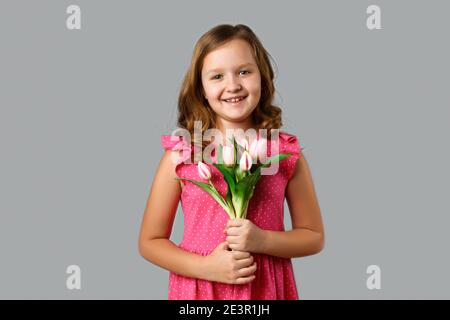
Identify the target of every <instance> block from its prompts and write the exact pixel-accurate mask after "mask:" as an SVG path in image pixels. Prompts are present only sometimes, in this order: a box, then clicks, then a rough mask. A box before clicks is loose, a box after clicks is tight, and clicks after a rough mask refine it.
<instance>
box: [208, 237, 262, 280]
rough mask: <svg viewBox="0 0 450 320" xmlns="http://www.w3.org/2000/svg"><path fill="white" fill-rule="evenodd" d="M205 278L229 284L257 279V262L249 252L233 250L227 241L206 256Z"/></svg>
mask: <svg viewBox="0 0 450 320" xmlns="http://www.w3.org/2000/svg"><path fill="white" fill-rule="evenodd" d="M205 266H206V269H205V270H206V272H205V279H206V280H209V281H216V282H222V283H228V284H245V283H249V282H251V281H253V280H255V275H254V273H255V271H256V262H255V263H253V257H252V256H251V255H250V253H248V252H242V251H234V250H233V251H231V250H229V247H228V244H227V242H222V243H221V244H219V245H218V246H217V247H216V248H215V249H214V250H213V251H212V252H211V253H210V254H209V255H208V256H206V257H205Z"/></svg>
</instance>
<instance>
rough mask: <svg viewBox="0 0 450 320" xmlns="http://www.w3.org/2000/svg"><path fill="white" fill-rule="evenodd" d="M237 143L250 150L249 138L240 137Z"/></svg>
mask: <svg viewBox="0 0 450 320" xmlns="http://www.w3.org/2000/svg"><path fill="white" fill-rule="evenodd" d="M237 143H238V144H239V145H240V146H241V147H242V148H244V150H248V140H247V139H245V138H242V139H240V140H239V141H237Z"/></svg>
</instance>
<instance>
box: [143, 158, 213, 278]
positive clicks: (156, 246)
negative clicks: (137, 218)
mask: <svg viewBox="0 0 450 320" xmlns="http://www.w3.org/2000/svg"><path fill="white" fill-rule="evenodd" d="M173 152H174V151H165V153H164V155H163V157H162V159H161V161H160V163H159V167H158V169H157V171H156V175H155V178H154V180H153V184H152V187H151V191H150V195H149V197H148V200H147V206H146V209H145V211H144V216H143V219H142V224H141V230H140V235H139V253H140V254H141V255H142V257H144V258H145V259H146V260H148V261H150V262H152V263H154V264H156V265H158V266H160V267H162V268H164V269H167V270H169V271H172V272H175V273H177V274H179V275H182V276H186V277H193V278H202V275H203V274H205V272H203V270H201V268H202V265H203V264H202V263H201V262H202V261H203V260H202V258H203V257H202V256H200V255H197V254H194V253H190V252H187V251H185V250H183V249H181V248H179V247H178V246H176V245H175V244H174V243H173V242H172V241H170V240H169V238H170V234H171V232H172V226H173V221H174V219H175V214H176V211H177V207H178V203H179V199H180V194H181V186H180V183H179V181H178V180H175V179H174V178H175V177H176V173H175V163H174V162H173V161H172V159H171V155H172V153H173Z"/></svg>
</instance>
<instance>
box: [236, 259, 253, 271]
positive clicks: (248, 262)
mask: <svg viewBox="0 0 450 320" xmlns="http://www.w3.org/2000/svg"><path fill="white" fill-rule="evenodd" d="M253 262H254V259H253V257H249V258H246V259H241V260H238V261H236V267H237V269H238V270H239V269H242V268H247V267H249V266H251V265H252V264H253Z"/></svg>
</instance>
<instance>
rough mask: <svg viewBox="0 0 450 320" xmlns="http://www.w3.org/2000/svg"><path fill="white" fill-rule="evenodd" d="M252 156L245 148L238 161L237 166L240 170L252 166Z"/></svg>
mask: <svg viewBox="0 0 450 320" xmlns="http://www.w3.org/2000/svg"><path fill="white" fill-rule="evenodd" d="M252 162H253V159H252V156H251V155H250V153H249V152H248V151H247V150H246V151H244V152H243V153H242V156H241V160H240V161H239V168H240V169H241V171H242V172H244V171H249V170H250V168H251V167H252Z"/></svg>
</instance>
